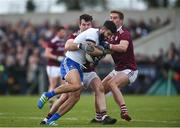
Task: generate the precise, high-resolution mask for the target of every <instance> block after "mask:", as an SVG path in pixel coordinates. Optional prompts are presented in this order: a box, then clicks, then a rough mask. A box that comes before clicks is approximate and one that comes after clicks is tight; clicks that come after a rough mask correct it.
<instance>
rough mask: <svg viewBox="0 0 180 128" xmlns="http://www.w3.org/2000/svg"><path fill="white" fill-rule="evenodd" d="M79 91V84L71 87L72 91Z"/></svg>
mask: <svg viewBox="0 0 180 128" xmlns="http://www.w3.org/2000/svg"><path fill="white" fill-rule="evenodd" d="M80 89H81V85H79V84H76V85H74V86H73V91H78V90H80Z"/></svg>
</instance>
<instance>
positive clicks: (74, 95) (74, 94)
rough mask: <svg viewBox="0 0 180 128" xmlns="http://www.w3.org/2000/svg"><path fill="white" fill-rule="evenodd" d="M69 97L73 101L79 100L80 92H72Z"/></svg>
mask: <svg viewBox="0 0 180 128" xmlns="http://www.w3.org/2000/svg"><path fill="white" fill-rule="evenodd" d="M71 99H72V100H73V102H77V101H79V100H80V93H73V94H72V95H71Z"/></svg>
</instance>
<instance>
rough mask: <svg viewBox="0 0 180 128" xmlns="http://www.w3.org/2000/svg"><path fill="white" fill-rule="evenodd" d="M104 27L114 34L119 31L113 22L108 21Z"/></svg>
mask: <svg viewBox="0 0 180 128" xmlns="http://www.w3.org/2000/svg"><path fill="white" fill-rule="evenodd" d="M103 26H104V27H106V28H107V29H109V30H110V31H111V32H112V33H116V31H117V28H116V25H115V24H114V22H113V21H110V20H106V21H105V22H104V24H103Z"/></svg>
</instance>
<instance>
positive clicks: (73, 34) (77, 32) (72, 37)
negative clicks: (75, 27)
mask: <svg viewBox="0 0 180 128" xmlns="http://www.w3.org/2000/svg"><path fill="white" fill-rule="evenodd" d="M79 34H80V31H76V32H74V33H71V34H70V35H69V37H68V39H75V38H76V37H77V36H78V35H79Z"/></svg>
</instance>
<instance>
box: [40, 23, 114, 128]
mask: <svg viewBox="0 0 180 128" xmlns="http://www.w3.org/2000/svg"><path fill="white" fill-rule="evenodd" d="M115 32H116V26H115V24H114V23H113V22H112V21H106V22H105V23H104V25H103V27H102V28H101V29H95V28H90V29H88V30H86V31H84V32H82V33H80V34H79V35H78V36H77V37H76V38H75V40H74V42H73V44H72V45H71V48H70V50H71V51H67V52H66V58H65V59H64V61H63V62H62V64H61V76H62V77H63V78H64V79H65V80H66V84H63V85H61V86H59V87H57V88H56V89H54V90H53V91H51V92H45V93H43V94H42V95H41V97H40V99H39V101H38V107H39V108H42V107H43V105H44V104H45V103H46V102H47V101H48V100H49V99H50V98H51V97H53V96H55V95H57V94H62V93H67V92H74V91H78V90H80V88H81V82H82V81H83V70H82V69H83V68H84V66H83V65H84V64H85V62H86V60H85V54H86V53H88V54H91V55H96V56H98V55H102V54H104V53H103V51H101V50H99V51H98V50H97V49H95V48H94V47H93V45H99V37H100V36H101V37H104V38H110V37H111V35H112V34H113V33H115ZM60 116H61V115H59V114H58V113H55V114H54V115H53V116H52V117H51V118H50V119H48V121H47V124H49V125H53V124H54V121H55V120H57V119H59V118H60Z"/></svg>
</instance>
